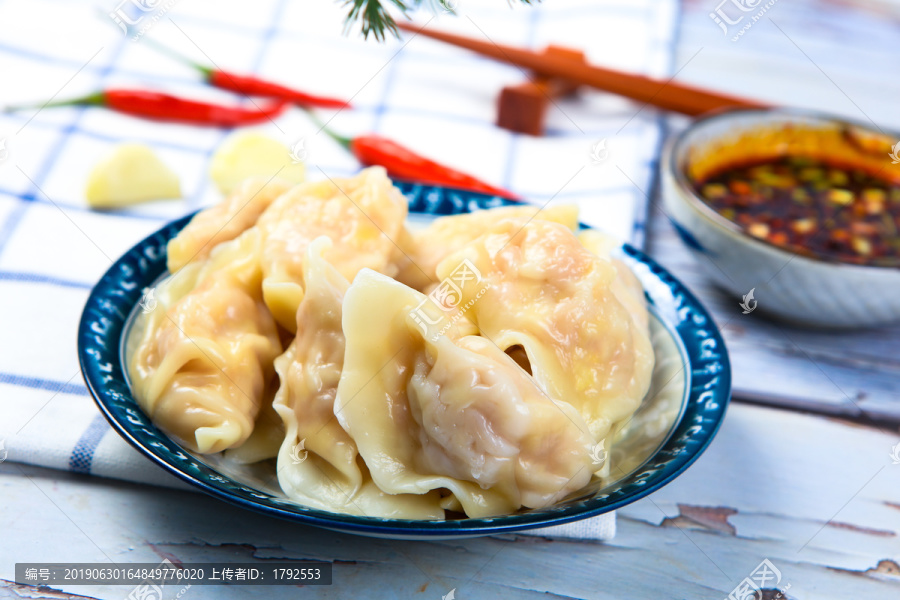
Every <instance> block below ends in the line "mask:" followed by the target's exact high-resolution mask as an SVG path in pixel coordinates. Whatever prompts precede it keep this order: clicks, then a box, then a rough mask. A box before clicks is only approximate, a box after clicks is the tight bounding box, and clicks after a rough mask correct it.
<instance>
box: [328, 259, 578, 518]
mask: <svg viewBox="0 0 900 600" xmlns="http://www.w3.org/2000/svg"><path fill="white" fill-rule="evenodd" d="M343 311H344V314H343V329H344V333H345V336H346V351H345V355H344V366H343V372H342V374H341V378H340V383H339V385H338V390H337V398H336V400H335V409H334V410H335V413H336V414H337V417H338V419H339V420H340V423H341V425H342V426H343V428H344V430H345V431H346V432H347V433H348V434H349V435H350V437H351V438H353V439H354V440H356V444H357V446H358V449H359V454H360V456H362V458H363V459H364V460H365V462H366V465H367V466H368V469H369V471H370V472H371V475H372V479H373V480H374V481H375V483H376V484H377V485H378V487H380V488H381V489H382V490H384V491H385V492H387V493H389V494H429V493H431V492H432V491H433V490H439V489H446V490H449V492H450V493H451V494H452V496H453V497H454V498H453V500H455V501H456V502H458V505H459V506H461V508H462V509H463V510H464V511H465V513H466V514H467V515H469V516H470V517H485V516H490V515H497V514H504V513H509V512H512V511H515V510H516V509H518V508H520V507H522V506H527V507H542V506H547V505H549V504H552V503H554V502H556V501H558V500H559V499H561V498H562V497H564V496H565V495H567V494H568V493H570V492H572V491H575V490H577V489H579V488H581V487H583V486H584V485H585V484H586V483H587V482H588V480H589V479H590V476H591V472H592V470H593V468H594V467H593V466H592V463H591V459H590V455H589V451H590V447H591V445H592V444H593V440H592V438H591V436H590V433H589V431H588V427H587V424H586V423H585V422H584V420H583V419H582V418H581V416H580V415H579V414H578V411H577V410H575V409H574V408H573V407H572V406H570V405H569V404H567V403H565V402H558V401H555V400H553V399H551V398H550V397H548V396H547V395H546V394H544V393H543V391H542V390H540V388H539V387H538V386H537V385H536V384H535V382H534V381H533V380H532V379H531V377H530V376H529V375H528V374H527V373H526V372H525V371H523V370H522V369H521V368H520V367H519V366H518V365H516V363H515V362H514V361H513V360H512V359H511V358H510V357H509V356H507V355H506V354H505V353H504V352H503V351H501V350H500V349H499V348H497V347H496V346H494V345H493V344H492V343H490V342H489V341H488V340H486V339H484V338H480V337H477V336H469V335H461V332H462V331H464V330H465V328H463V329H460V328H457V327H455V326H454V325H453V324H452V323H451V322H450V321H449V320H448V318H447V317H446V316H444V314H443V312H442V309H441V308H439V307H438V306H437V305H435V304H434V303H432V302H431V301H430V300H427V299H426V297H425V296H424V295H422V294H421V293H419V292H417V291H415V290H413V289H411V288H409V287H407V286H405V285H403V284H401V283H398V282H396V281H394V280H392V279H390V278H387V277H384V276H383V275H379V274H377V273H374V272H372V271H368V270H365V271H362V272H360V274H359V275H358V276H357V277H356V279H355V280H354V282H353V285H352V286H350V288H349V290H348V291H347V294H346V296H345V299H344V304H343ZM414 312H418V313H425V316H424V318H421V319H415V318H413V316H412V313H414ZM423 323H428V324H430V325H425V326H423V325H422V324H423ZM445 504H446V505H452V504H453V502H445Z"/></svg>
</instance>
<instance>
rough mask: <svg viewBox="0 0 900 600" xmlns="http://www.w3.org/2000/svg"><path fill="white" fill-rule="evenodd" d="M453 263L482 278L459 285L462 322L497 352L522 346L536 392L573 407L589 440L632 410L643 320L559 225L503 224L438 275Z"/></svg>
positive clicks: (641, 374) (647, 372)
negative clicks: (465, 305)
mask: <svg viewBox="0 0 900 600" xmlns="http://www.w3.org/2000/svg"><path fill="white" fill-rule="evenodd" d="M464 261H465V263H464ZM462 264H470V265H472V267H474V270H475V271H477V273H478V274H479V277H480V278H481V286H480V287H479V286H475V285H467V286H464V287H462V288H461V294H462V302H463V303H471V304H472V306H471V308H469V309H468V310H467V312H466V317H468V318H469V319H471V320H472V322H473V323H475V325H476V326H477V328H478V330H479V332H480V333H481V335H482V336H484V337H486V338H487V339H489V340H491V341H492V342H493V343H495V344H496V345H497V346H499V347H500V348H501V349H503V350H507V349H510V348H513V347H516V346H521V347H522V348H523V349H524V351H525V353H526V355H527V357H528V361H529V363H530V367H531V371H532V373H533V375H534V378H535V379H536V380H537V381H538V383H539V384H540V386H541V388H542V389H543V390H544V391H545V392H546V393H547V394H548V395H549V396H550V397H552V398H554V399H556V400H564V401H566V402H569V403H571V404H572V405H573V406H575V407H576V408H577V409H578V410H579V411H580V412H581V414H582V416H583V417H584V419H585V420H586V421H587V423H588V426H589V427H590V431H591V434H592V435H593V437H594V438H595V439H596V440H597V441H600V440H603V439H604V438H605V437H606V435H607V434H608V433H609V431H610V429H611V427H612V426H613V425H615V424H616V423H618V422H621V421H622V420H624V419H627V418H628V417H629V416H630V415H631V414H632V413H634V411H635V410H637V408H638V406H640V403H641V400H642V399H643V398H644V395H645V394H646V393H647V389H648V387H649V385H650V377H651V374H652V371H653V362H654V357H653V349H652V346H651V344H650V337H649V332H648V330H647V327H646V321H644V320H643V319H646V317H644V318H643V319H641V318H638V320H635V318H633V317H632V314H631V313H630V312H629V310H628V308H626V306H624V305H623V303H622V302H621V301H620V299H619V297H618V296H617V294H616V291H620V292H625V291H626V290H625V289H624V288H623V289H622V290H619V289H618V288H619V287H620V286H623V285H624V284H622V283H621V282H620V281H619V274H618V272H617V270H616V266H615V265H614V264H613V263H612V262H610V261H609V260H603V259H601V258H599V257H597V256H596V255H594V254H593V253H591V252H589V251H588V250H586V249H585V248H584V247H582V245H581V244H580V243H579V241H578V239H577V238H576V237H575V236H574V235H573V234H572V232H571V231H570V230H568V229H567V228H566V227H563V226H561V225H558V224H556V223H551V222H549V221H544V220H542V219H532V220H530V221H529V220H525V219H509V220H506V221H503V222H501V223H500V224H498V225H496V226H495V227H494V228H493V229H492V230H490V231H489V232H488V233H486V234H484V235H483V236H481V237H479V238H477V239H476V240H474V241H473V242H471V243H469V244H467V245H465V246H463V247H462V248H460V249H459V250H458V251H456V252H454V253H452V254H450V255H448V256H447V257H446V258H445V259H444V260H443V261H441V263H440V264H439V265H438V268H437V274H438V276H439V277H440V278H442V279H444V278H450V277H451V276H452V274H453V273H454V272H456V271H457V270H458V269H459V268H460V265H462ZM481 289H485V291H484V292H483V294H482V295H481V296H480V297H477V298H476V296H475V294H476V292H478V293H480V290H481ZM623 298H625V299H626V300H629V299H630V297H623ZM631 308H632V310H633V311H638V312H639V309H638V307H637V306H632V307H631ZM640 310H643V311H644V312H646V309H645V308H643V307H640Z"/></svg>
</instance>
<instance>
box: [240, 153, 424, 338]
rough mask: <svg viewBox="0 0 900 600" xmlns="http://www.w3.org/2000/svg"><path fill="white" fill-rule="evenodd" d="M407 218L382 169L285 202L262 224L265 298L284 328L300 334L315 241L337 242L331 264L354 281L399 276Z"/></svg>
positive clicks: (315, 187) (296, 193) (300, 189)
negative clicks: (366, 274)
mask: <svg viewBox="0 0 900 600" xmlns="http://www.w3.org/2000/svg"><path fill="white" fill-rule="evenodd" d="M406 214H407V202H406V199H405V198H404V196H403V194H401V193H400V191H399V190H398V189H397V188H395V187H394V186H393V184H391V181H390V179H388V177H387V174H386V172H385V170H384V169H383V168H381V167H372V168H369V169H365V170H364V171H362V172H361V173H360V174H359V175H357V176H356V177H352V178H349V179H333V180H332V179H326V180H324V181H319V182H315V183H305V184H301V185H298V186H296V187H294V188H293V189H292V190H290V191H289V192H288V193H286V194H284V195H282V196H281V197H279V198H278V199H277V200H276V201H275V202H274V203H273V204H272V205H271V206H270V207H269V208H268V209H267V210H266V211H265V212H264V213H263V215H262V216H261V217H260V219H259V222H258V223H259V227H260V229H261V230H262V232H263V236H264V240H265V242H264V247H263V254H262V270H263V297H264V298H265V301H266V305H267V306H268V307H269V310H271V311H272V314H273V315H274V316H275V319H276V320H277V321H278V323H279V324H281V326H282V327H284V328H285V329H287V330H289V331H291V332H293V331H295V328H296V315H297V307H298V306H299V305H300V301H301V300H302V299H303V263H304V257H305V256H306V248H307V246H309V244H310V243H311V242H312V241H313V240H314V239H316V238H317V237H319V236H322V235H324V236H326V237H328V238H330V239H331V240H332V241H333V242H334V244H333V245H332V246H331V247H330V248H329V249H328V250H327V251H326V253H325V258H326V259H327V260H328V262H329V263H331V264H332V265H334V268H335V269H337V271H338V272H339V273H340V274H341V275H343V276H344V277H345V278H346V279H347V280H348V281H349V280H352V279H353V277H354V276H355V275H356V273H357V272H358V271H359V270H360V269H362V268H370V269H375V270H376V271H380V272H384V273H386V274H388V275H394V274H396V269H394V268H393V266H392V265H391V262H390V258H391V256H392V252H393V251H394V248H395V245H394V244H395V239H396V238H397V237H398V234H399V233H400V230H401V228H402V227H403V222H404V220H405V219H406Z"/></svg>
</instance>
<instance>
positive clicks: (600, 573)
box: [0, 405, 900, 600]
mask: <svg viewBox="0 0 900 600" xmlns="http://www.w3.org/2000/svg"><path fill="white" fill-rule="evenodd" d="M895 438H897V439H895ZM898 440H900V435H889V434H882V433H880V432H878V431H877V430H873V429H871V428H868V427H862V426H856V425H848V424H846V423H844V422H839V421H835V420H832V419H828V418H824V417H819V416H810V415H802V414H796V413H792V412H787V411H782V410H776V409H769V408H763V407H755V406H746V405H736V406H733V407H732V408H731V409H730V411H729V414H728V417H727V418H726V422H725V424H724V426H723V429H722V431H721V433H720V435H719V436H718V437H717V438H716V440H715V441H714V442H713V444H712V446H711V447H710V448H709V450H708V451H707V453H706V454H705V455H704V456H703V457H702V458H701V459H700V460H699V461H698V462H697V464H695V465H694V466H693V467H692V468H691V469H690V470H688V471H687V472H686V473H685V474H684V475H683V476H681V477H680V478H679V479H677V480H676V481H675V482H673V483H672V484H671V485H669V486H668V487H666V488H664V489H663V490H661V491H659V492H657V493H656V494H653V495H651V496H650V497H648V498H647V499H644V500H642V501H639V502H637V503H635V504H633V505H630V506H628V507H626V508H625V509H623V510H622V511H620V513H619V533H618V536H617V537H616V539H615V540H613V541H612V542H611V543H609V544H600V543H593V542H572V541H562V540H549V539H544V538H533V537H521V536H503V537H499V538H488V539H474V540H462V541H438V542H401V541H386V540H375V539H367V538H361V537H354V536H349V535H344V534H337V533H331V532H326V531H321V530H317V529H314V528H308V527H302V526H298V525H292V524H288V523H284V522H281V521H277V520H274V519H269V518H266V517H262V516H258V515H256V514H253V513H249V512H246V511H243V510H239V509H236V508H232V507H230V506H228V505H226V504H223V503H221V502H218V501H216V500H213V499H211V498H207V497H205V496H203V495H200V494H196V493H191V492H182V491H178V490H169V489H161V488H156V487H149V486H140V485H133V484H128V483H124V482H119V481H112V480H101V479H97V478H87V477H80V476H75V475H71V474H65V473H60V472H56V471H47V470H40V469H33V468H26V467H23V468H24V469H26V471H25V472H26V473H28V474H29V476H30V478H29V477H25V476H23V474H22V472H21V470H20V467H19V466H18V465H11V464H8V463H7V464H3V465H0V497H2V498H3V499H4V510H3V511H0V531H3V532H4V533H3V538H4V543H3V544H0V578H3V579H7V580H11V579H13V576H12V575H13V573H12V567H13V564H14V563H15V562H16V561H20V562H22V561H32V560H42V561H60V562H62V561H67V560H76V559H77V560H81V561H107V560H113V561H116V562H119V561H121V562H142V561H156V560H161V559H162V558H163V557H168V558H170V559H173V558H174V559H178V560H181V561H185V562H197V561H207V560H208V561H219V560H223V561H236V560H251V561H260V562H262V563H264V561H265V560H269V559H284V558H288V559H299V558H315V559H322V560H328V561H332V562H333V563H334V564H335V571H334V581H335V584H334V585H333V586H331V587H330V588H308V589H306V590H304V593H305V594H306V595H308V596H310V597H320V598H325V597H336V596H337V597H347V596H348V595H352V596H353V597H356V598H383V597H386V596H387V595H395V596H396V597H398V598H428V597H432V598H439V597H440V596H442V595H444V594H446V593H447V592H448V591H449V590H450V589H452V588H456V589H457V597H459V598H528V597H535V598H537V597H547V596H546V595H545V594H544V593H545V592H549V596H550V597H561V598H566V597H573V598H604V599H605V598H621V597H626V596H628V597H642V598H669V597H672V598H721V597H725V596H726V595H727V594H728V592H730V591H731V590H732V589H733V588H734V586H735V585H737V584H738V582H740V580H741V579H743V578H744V577H746V576H747V575H749V574H750V572H751V571H752V570H753V569H754V568H755V567H756V566H757V565H758V564H759V563H760V562H761V561H762V560H763V559H764V558H768V559H769V560H771V561H772V562H773V563H774V564H775V565H776V566H777V567H778V568H779V569H780V570H781V572H782V575H783V579H782V583H781V585H782V586H783V585H786V584H788V583H790V584H791V588H790V590H789V597H790V598H796V599H813V598H815V599H817V600H818V599H820V598H847V597H866V598H876V599H877V598H884V599H888V598H897V597H898V596H900V577H898V576H895V575H890V574H889V572H890V571H891V569H893V568H894V566H895V565H898V564H900V508H898V506H900V504H897V502H898V500H900V498H898V495H897V494H898V490H900V465H893V464H891V460H890V457H889V452H890V449H891V445H892V444H895V443H897V441H898ZM892 503H893V505H892ZM23 515H29V517H28V518H22V517H23ZM35 515H40V517H37V516H35ZM48 539H53V540H54V541H55V543H54V544H53V545H52V546H50V545H48V544H47V543H46V540H48ZM91 540H93V541H91ZM809 540H811V541H809ZM94 542H96V544H95V543H94ZM807 542H808V543H807ZM879 564H881V567H879ZM875 569H880V571H881V572H875ZM64 589H65V591H67V592H71V593H77V594H83V595H88V596H96V597H100V598H108V597H121V596H122V595H124V594H123V593H122V592H123V590H122V589H121V588H107V589H104V588H96V589H95V588H90V587H87V588H86V587H78V588H71V589H69V588H64ZM266 592H267V593H269V595H270V596H271V597H273V598H280V597H289V596H293V595H294V594H296V590H294V589H292V588H280V587H272V588H266ZM245 593H246V592H242V591H241V590H239V589H237V588H227V587H224V588H220V587H194V588H192V589H191V590H190V597H192V598H197V599H200V598H207V597H209V598H232V597H234V598H237V597H243V596H242V594H245Z"/></svg>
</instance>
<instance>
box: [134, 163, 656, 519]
mask: <svg viewBox="0 0 900 600" xmlns="http://www.w3.org/2000/svg"><path fill="white" fill-rule="evenodd" d="M406 218H407V202H406V199H405V198H404V197H403V195H402V194H401V193H400V192H399V190H398V189H397V188H395V187H394V186H393V185H392V183H391V182H390V180H389V179H388V178H387V175H386V172H385V171H384V169H382V168H380V167H375V168H370V169H365V170H363V171H362V172H361V173H360V174H359V175H357V176H355V177H351V178H346V179H330V178H326V179H325V180H323V181H318V182H306V183H301V184H298V185H296V186H293V187H291V186H290V185H288V184H287V183H284V182H280V181H277V180H273V181H263V180H259V179H251V180H247V181H245V182H244V183H243V184H242V185H240V186H238V187H237V188H236V189H235V191H234V192H233V193H232V194H230V195H229V196H228V198H226V199H225V200H224V201H223V202H222V203H221V204H219V205H218V206H214V207H212V208H209V209H207V210H205V211H203V212H201V213H199V214H198V215H197V216H196V217H195V218H194V219H193V220H192V221H191V223H190V224H188V225H187V226H186V227H185V228H184V230H183V231H182V232H181V233H180V234H179V235H178V236H176V237H175V238H174V239H173V240H172V241H171V242H170V243H169V244H168V266H169V269H170V271H171V272H172V273H173V275H172V276H170V277H169V278H168V279H166V280H165V281H164V282H163V283H161V284H160V285H159V286H157V289H156V290H155V292H156V300H157V303H158V305H157V306H156V307H155V308H154V307H148V308H145V310H144V313H145V314H143V315H141V316H140V317H139V318H138V321H137V324H136V326H135V328H134V331H133V333H132V337H131V338H130V339H129V341H128V370H129V376H130V379H131V383H132V388H133V392H134V395H135V397H136V398H137V400H138V403H139V404H140V406H141V408H142V409H143V410H144V411H145V412H146V413H147V414H148V415H149V416H150V418H151V419H152V420H153V422H154V423H155V424H156V425H157V426H158V427H160V428H161V429H162V430H164V431H165V432H166V433H167V434H168V435H170V436H171V437H172V438H173V439H175V440H176V441H178V442H179V443H180V444H182V445H183V446H184V447H186V448H188V449H190V450H192V451H194V452H198V453H218V452H225V454H224V457H223V460H225V461H233V462H238V463H241V464H243V465H246V464H253V463H257V462H259V461H268V462H267V466H266V468H270V467H271V466H272V464H273V463H274V466H275V467H276V469H277V471H276V476H277V481H278V484H279V485H280V487H281V489H282V490H283V492H284V494H285V495H286V496H287V497H288V498H290V499H291V500H293V501H295V502H297V503H299V504H302V505H304V506H307V507H311V508H314V509H319V510H324V511H330V512H338V513H347V514H354V515H362V516H368V517H378V518H402V519H429V520H436V519H444V518H446V515H447V511H453V512H455V513H464V514H465V515H467V516H469V517H491V516H495V515H503V514H509V513H513V512H515V511H518V510H521V509H531V508H544V507H547V506H551V505H553V504H555V503H558V502H560V501H561V500H562V499H564V498H565V497H567V496H570V495H572V494H574V493H576V492H578V490H581V489H583V488H584V487H585V486H586V485H587V484H588V483H589V482H590V481H591V478H592V477H594V476H595V475H596V476H601V477H602V476H604V475H606V474H607V473H608V469H609V463H608V462H606V461H605V460H604V459H602V458H601V459H598V458H597V457H598V456H600V454H599V453H598V451H599V450H600V449H601V448H609V445H610V443H611V440H613V439H615V437H614V434H615V433H616V432H617V431H619V430H620V429H621V427H620V426H621V424H622V423H624V422H625V421H626V420H627V419H628V418H629V417H630V416H631V415H632V414H633V413H634V411H635V410H636V409H637V408H638V407H639V406H640V403H641V401H642V400H643V398H644V396H645V394H646V393H647V390H648V387H649V385H650V377H651V373H652V370H653V364H654V356H653V350H652V347H651V344H650V339H649V330H648V323H649V316H648V313H647V307H646V302H645V299H644V294H643V290H642V289H641V286H640V283H639V282H638V280H637V279H636V278H635V276H634V275H633V274H632V273H631V272H630V271H629V270H628V268H627V267H626V266H625V265H624V264H623V263H621V262H619V261H617V260H615V259H613V258H612V257H611V248H613V247H614V246H615V245H616V244H615V243H614V242H613V241H611V240H610V239H609V238H606V237H604V236H603V235H601V234H597V233H593V232H582V233H579V232H578V231H577V227H578V218H577V210H576V209H575V208H574V207H569V206H561V207H555V208H552V209H546V210H539V209H537V208H536V207H530V206H515V207H505V208H501V209H493V210H484V211H478V212H474V213H471V214H465V215H459V216H451V217H445V218H441V219H437V220H435V221H434V222H433V223H432V224H430V225H429V226H427V227H425V228H422V229H413V228H410V227H408V226H407V222H406ZM426 294H427V295H426ZM251 468H255V467H251Z"/></svg>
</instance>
